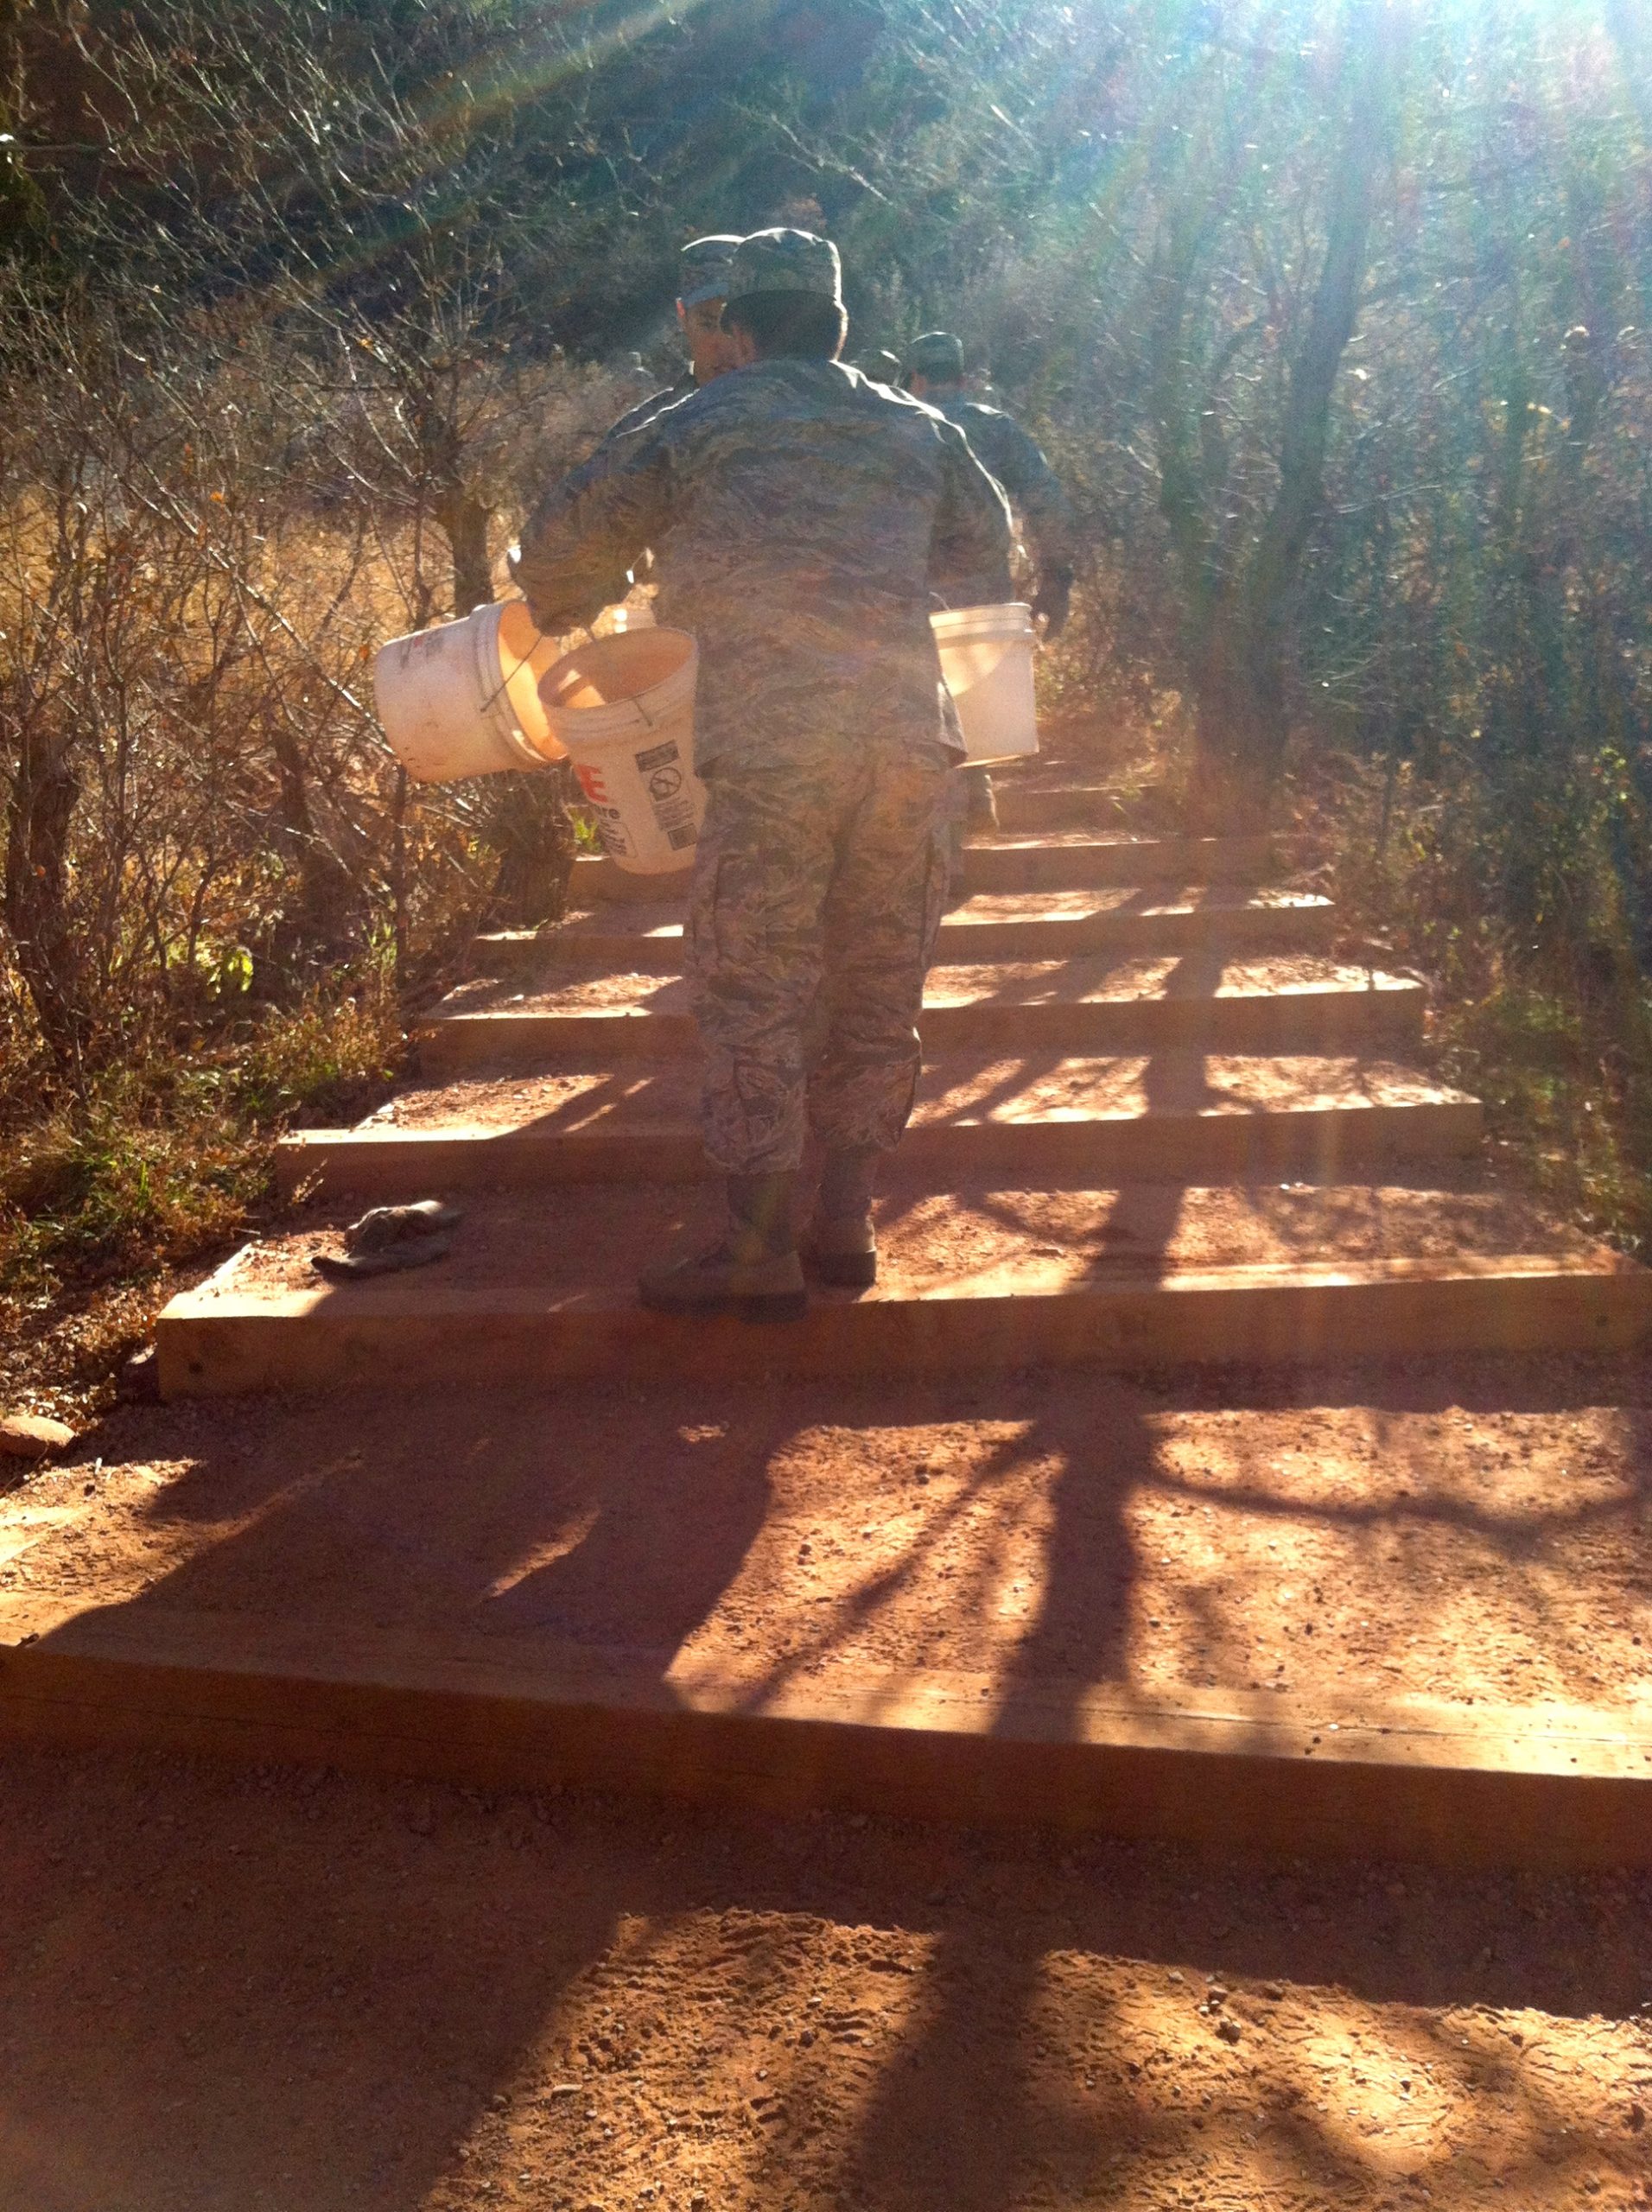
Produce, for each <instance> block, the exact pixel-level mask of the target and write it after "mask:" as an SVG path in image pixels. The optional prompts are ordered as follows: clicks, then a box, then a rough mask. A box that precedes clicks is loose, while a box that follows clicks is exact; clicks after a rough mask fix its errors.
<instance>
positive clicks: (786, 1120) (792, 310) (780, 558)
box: [517, 231, 1009, 1319]
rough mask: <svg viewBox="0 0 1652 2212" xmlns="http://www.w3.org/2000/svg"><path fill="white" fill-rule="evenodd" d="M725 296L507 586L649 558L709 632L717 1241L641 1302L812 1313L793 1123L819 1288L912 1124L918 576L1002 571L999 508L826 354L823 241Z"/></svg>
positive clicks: (943, 431) (552, 599)
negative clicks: (710, 335)
mask: <svg viewBox="0 0 1652 2212" xmlns="http://www.w3.org/2000/svg"><path fill="white" fill-rule="evenodd" d="M724 317H725V321H727V323H728V326H729V327H730V330H731V333H732V334H733V336H734V340H735V342H736V345H737V346H738V347H739V349H740V358H741V366H740V368H739V369H738V370H736V371H735V372H734V373H733V374H731V375H728V376H724V377H721V378H718V379H717V381H716V382H715V384H712V385H708V386H707V387H706V388H705V389H704V390H703V391H698V392H696V393H695V394H694V395H693V396H692V397H688V398H685V399H683V400H681V401H679V402H678V403H677V405H675V406H673V407H668V408H666V409H665V410H664V411H663V412H661V413H660V414H658V415H657V416H655V417H654V418H653V420H652V421H651V422H650V423H645V424H644V425H643V426H642V427H641V428H640V429H636V430H632V431H630V432H627V433H626V434H625V435H623V436H619V437H617V438H614V439H613V440H611V441H610V442H607V444H605V445H604V446H603V447H602V448H600V450H599V451H598V452H597V453H596V454H594V455H593V457H592V458H591V460H590V461H588V462H587V463H586V464H585V466H584V467H583V468H581V469H577V470H575V473H574V474H572V475H571V476H569V478H567V479H566V480H564V481H563V482H562V484H560V485H558V486H556V489H555V490H554V491H553V492H551V493H550V495H549V496H548V497H547V498H546V499H544V500H543V501H542V503H541V504H540V505H539V506H538V508H537V510H536V512H535V513H534V515H533V516H532V518H531V521H530V522H529V524H528V526H527V528H526V529H525V531H524V533H523V540H522V547H521V550H520V554H519V556H518V564H517V574H518V578H519V580H520V582H521V584H522V587H523V589H524V593H525V594H526V595H527V598H528V601H529V603H530V605H531V607H532V609H533V612H534V616H535V619H536V620H537V622H538V624H539V626H540V627H541V628H542V629H544V630H548V631H553V632H554V631H556V630H560V629H566V628H568V627H569V626H571V625H573V624H574V623H576V622H580V621H583V620H587V619H588V617H589V616H590V615H592V614H593V613H594V612H595V611H596V609H597V608H598V607H600V606H602V605H604V604H605V603H607V601H611V600H613V598H615V597H617V596H619V595H621V594H622V593H623V589H624V584H625V579H626V574H627V572H628V571H629V569H631V568H632V566H633V565H634V563H636V561H637V559H638V558H639V556H640V554H641V552H642V550H643V548H644V547H645V546H651V548H652V549H653V552H654V557H655V563H656V574H657V575H658V580H659V602H658V605H659V617H660V620H662V621H663V622H665V623H668V624H671V625H675V626H678V627H680V628H682V629H684V630H689V631H692V632H694V634H695V636H696V638H697V639H698V640H699V645H700V680H699V692H698V696H697V699H696V709H695V762H696V767H697V769H698V771H699V772H700V774H701V775H702V777H703V778H704V779H705V782H706V785H707V789H708V804H707V811H706V819H705V825H704V828H703V829H702V835H701V841H700V845H699V849H698V852H697V854H696V862H695V875H694V887H693V891H692V894H691V912H690V918H689V948H688V950H689V975H690V977H691V980H692V982H693V986H694V989H695V995H696V1014H697V1018H698V1023H699V1029H700V1037H701V1042H702V1048H703V1055H704V1072H703V1089H702V1109H703V1110H702V1123H703V1129H704V1135H705V1142H706V1149H707V1152H708V1155H709V1158H710V1160H711V1161H712V1163H713V1165H714V1166H716V1167H718V1168H720V1169H721V1170H722V1171H723V1173H724V1174H725V1175H726V1176H727V1178H728V1210H729V1217H730V1229H729V1234H728V1237H727V1238H726V1239H725V1241H724V1242H723V1243H721V1244H720V1245H719V1246H718V1247H717V1248H716V1249H715V1250H714V1251H712V1252H710V1253H705V1254H700V1255H696V1256H695V1257H693V1258H690V1259H689V1260H686V1261H683V1262H678V1263H677V1265H675V1266H673V1267H668V1268H658V1269H656V1270H652V1271H651V1273H650V1274H647V1275H645V1277H644V1279H643V1284H642V1294H643V1298H644V1300H645V1303H647V1304H649V1305H652V1306H660V1307H666V1308H670V1309H673V1310H678V1311H683V1310H694V1311H710V1310H733V1311H736V1312H739V1313H744V1314H746V1315H747V1316H749V1317H751V1318H753V1319H757V1318H763V1319H778V1318H789V1317H791V1316H793V1315H795V1314H797V1313H801V1312H802V1310H803V1306H804V1274H803V1268H802V1265H801V1262H800V1255H799V1253H798V1250H797V1245H796V1242H795V1238H794V1235H793V1230H792V1225H791V1204H792V1195H793V1185H794V1184H795V1181H796V1178H797V1172H798V1169H799V1166H800V1165H801V1162H802V1159H803V1153H804V1138H805V1135H806V1134H807V1132H808V1131H809V1130H810V1128H812V1129H813V1131H814V1133H815V1135H816V1137H817V1138H818V1139H819V1140H820V1141H821V1143H822V1144H823V1147H824V1152H825V1160H824V1166H823V1173H822V1178H821V1189H820V1193H819V1197H818V1199H817V1201H816V1212H815V1218H814V1223H813V1226H812V1228H811V1230H810V1234H809V1236H808V1239H807V1240H806V1256H807V1257H808V1258H809V1259H810V1263H811V1265H812V1268H813V1269H814V1271H815V1272H816V1274H818V1275H819V1276H820V1277H821V1278H822V1279H823V1280H826V1281H835V1282H842V1283H855V1284H867V1283H870V1282H871V1281H873V1280H874V1275H875V1271H876V1248H875V1244H874V1240H873V1236H872V1229H871V1197H872V1188H873V1181H874V1173H875V1168H876V1163H877V1161H878V1160H880V1157H881V1156H882V1155H883V1154H885V1153H886V1152H888V1151H889V1150H891V1149H892V1148H893V1146H894V1145H895V1144H896V1142H897V1141H899V1136H900V1134H901V1131H902V1130H903V1129H904V1128H905V1124H906V1121H907V1117H908V1116H909V1114H910V1113H911V1110H912V1093H913V1089H914V1086H915V1084H916V1081H917V1076H918V1060H919V1053H918V1034H917V1028H916V1023H917V1018H918V1010H919V1007H920V1006H921V1004H922V1000H923V988H924V971H925V969H927V967H928V965H929V960H930V956H931V952H932V950H933V947H934V933H935V929H936V926H937V923H938V921H939V918H940V912H941V906H942V901H943V897H944V853H943V838H942V835H941V829H942V824H941V814H942V809H943V803H944V794H945V789H946V785H947V782H948V779H949V772H950V764H951V763H952V762H953V761H954V760H956V757H957V753H958V751H959V741H958V737H957V727H956V716H955V715H953V714H952V712H951V709H950V702H947V700H946V696H945V693H944V690H943V688H942V686H941V683H940V668H939V662H938V660H937V655H936V650H935V641H934V637H933V634H932V632H931V629H930V625H929V611H930V607H931V604H932V603H933V595H932V589H931V580H932V579H934V578H936V577H938V576H940V575H957V574H961V573H969V572H970V571H972V570H975V569H990V568H992V567H993V566H994V563H1001V562H1002V561H1004V560H1005V559H1006V558H1007V550H1008V546H1009V517H1008V512H1007V508H1006V506H1005V504H1004V499H1003V496H1002V494H1001V493H1000V492H999V490H998V488H997V486H995V485H994V483H993V481H992V480H991V479H990V478H989V477H988V475H987V474H986V472H985V471H984V470H983V469H982V467H981V465H980V463H979V462H978V461H976V460H975V457H974V455H973V454H971V453H970V451H969V445H968V443H967V442H966V441H965V439H964V437H963V434H962V433H961V432H960V431H959V430H957V429H956V428H955V427H954V426H953V425H952V424H951V423H948V422H946V421H944V419H943V418H942V417H941V416H937V414H935V413H934V412H933V411H932V410H931V409H928V408H925V407H921V406H918V405H917V404H915V403H913V402H912V401H911V400H909V399H907V398H905V397H903V396H902V395H900V394H898V393H894V392H892V391H886V389H884V388H883V387H882V386H880V385H873V384H871V383H869V382H868V381H867V378H864V377H863V376H861V374H860V373H859V372H858V371H856V370H854V369H850V368H846V367H844V366H842V365H841V364H840V363H839V361H838V359H837V355H838V353H839V352H840V351H841V348H842V342H843V334H844V331H845V329H846V327H847V321H846V318H845V316H844V314H843V310H842V277H841V271H840V268H839V264H838V258H837V251H836V247H834V246H833V245H830V244H829V242H828V241H827V240H825V239H823V238H815V237H812V236H811V235H810V234H809V233H807V232H799V231H767V232H759V233H758V234H757V236H756V237H754V238H747V240H746V241H745V242H744V244H743V245H741V247H740V251H739V253H738V254H737V255H736V256H735V259H734V266H733V268H732V270H731V271H730V274H729V277H728V306H727V308H726V309H725V310H724Z"/></svg>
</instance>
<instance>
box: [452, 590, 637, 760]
mask: <svg viewBox="0 0 1652 2212" xmlns="http://www.w3.org/2000/svg"><path fill="white" fill-rule="evenodd" d="M487 604H488V606H490V607H499V606H502V605H503V604H504V602H503V601H500V600H497V599H494V600H489V601H487ZM522 604H523V605H524V607H525V606H526V605H527V601H525V600H524V601H523V602H522ZM481 612H482V609H481V608H480V607H472V609H471V613H473V614H480V613H481ZM529 620H530V624H531V627H532V629H533V634H534V639H535V641H536V643H537V644H538V645H544V644H547V643H549V642H552V641H551V640H549V639H547V636H546V633H545V632H544V631H543V630H542V629H540V627H539V626H538V625H537V623H534V622H533V621H532V618H531V617H530V618H529ZM575 632H580V633H581V634H582V635H583V637H584V639H585V640H586V642H587V644H588V645H594V644H595V643H596V632H595V631H594V630H590V629H588V628H587V627H586V626H585V625H584V624H583V623H582V622H576V623H575V625H574V627H573V629H572V630H570V631H569V632H568V635H569V637H570V638H571V637H572V636H574V634H575ZM533 656H534V646H533V645H530V646H529V648H528V650H527V652H525V653H524V654H523V656H522V658H520V659H519V660H518V662H517V664H516V665H515V666H514V667H513V668H508V669H505V674H504V675H503V676H502V677H500V678H499V683H498V685H497V686H496V688H495V689H494V690H492V691H490V692H489V693H488V695H487V697H486V700H485V701H484V702H483V704H484V705H485V706H487V707H493V706H497V705H498V703H499V701H500V700H501V699H502V698H503V697H504V696H505V692H506V691H507V690H509V689H510V683H511V677H513V676H520V674H521V673H522V671H523V670H524V668H526V666H527V665H528V663H529V662H530V661H531V659H532V658H533ZM499 666H500V667H501V668H505V645H504V643H503V641H501V643H500V646H499ZM649 727H650V728H652V727H653V725H652V723H650V725H649ZM551 765H552V764H551V763H550V762H549V761H548V762H547V763H546V766H548V767H549V766H551Z"/></svg>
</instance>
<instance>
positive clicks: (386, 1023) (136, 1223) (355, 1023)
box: [0, 969, 404, 1415]
mask: <svg viewBox="0 0 1652 2212" xmlns="http://www.w3.org/2000/svg"><path fill="white" fill-rule="evenodd" d="M403 1045H404V1039H403V1031H402V1027H401V1022H400V1019H399V1015H398V1014H397V1007H396V1003H395V999H394V995H393V994H392V993H391V990H390V989H389V988H388V986H387V984H386V982H385V981H384V977H383V976H382V974H381V973H379V972H378V971H377V970H375V969H369V970H367V971H366V973H365V975H364V976H359V977H355V978H345V979H342V981H341V983H340V988H338V989H337V991H336V993H335V994H333V995H329V996H328V997H327V998H325V999H324V998H322V997H321V996H319V995H316V996H313V997H311V998H310V999H309V1000H308V1001H305V1002H304V1003H303V1004H302V1005H300V1006H299V1007H295V1008H294V1009H292V1010H290V1011H279V1010H271V1011H270V1012H268V1013H266V1014H264V1015H263V1016H262V1017H261V1018H260V1019H258V1020H256V1021H254V1022H251V1023H248V1024H245V1025H244V1027H243V1031H242V1033H241V1034H240V1035H238V1036H232V1037H228V1038H225V1039H218V1040H215V1041H213V1043H211V1044H210V1045H208V1044H200V1045H197V1046H194V1047H187V1046H177V1045H170V1046H168V1045H167V1044H165V1043H162V1042H159V1041H152V1042H150V1043H149V1046H147V1048H146V1049H145V1050H143V1052H140V1053H138V1054H136V1055H134V1056H132V1057H131V1058H127V1059H125V1060H124V1061H123V1062H121V1063H120V1064H119V1065H115V1066H111V1067H109V1068H107V1069H105V1070H104V1071H101V1072H100V1073H99V1074H98V1075H97V1076H96V1077H92V1079H91V1080H90V1081H89V1082H87V1083H86V1085H85V1086H84V1087H82V1088H80V1089H78V1090H60V1091H59V1092H58V1093H57V1094H56V1095H55V1096H48V1101H47V1103H46V1104H45V1105H44V1107H43V1109H41V1108H39V1107H35V1109H34V1110H32V1111H31V1110H30V1107H29V1099H30V1088H31V1087H30V1085H29V1081H28V1077H29V1065H28V1062H27V1060H26V1058H18V1059H13V1060H11V1061H10V1062H9V1063H8V1071H9V1074H15V1076H16V1077H17V1078H20V1079H17V1080H13V1081H10V1082H9V1084H8V1088H7V1093H6V1096H5V1098H4V1100H3V1103H0V1113H3V1115H4V1119H5V1121H6V1122H8V1123H9V1124H10V1135H9V1141H8V1142H7V1146H6V1150H5V1156H4V1160H3V1164H0V1405H21V1406H23V1407H27V1408H29V1409H31V1410H34V1411H39V1412H51V1413H56V1414H64V1415H73V1414H81V1413H85V1412H86V1411H89V1410H92V1409H93V1408H96V1407H97V1406H98V1405H99V1404H101V1403H104V1402H106V1401H107V1399H108V1397H109V1395H111V1392H112V1389H113V1387H114V1376H115V1372H116V1370H117V1369H118V1365H119V1363H120V1362H121V1361H122V1360H123V1359H124V1357H126V1355H127V1354H128V1353H130V1352H131V1351H135V1350H136V1349H137V1347H138V1346H140V1345H141V1344H143V1343H144V1341H145V1340H146V1339H147V1338H148V1335H149V1331H150V1328H151V1326H152V1324H153V1321H154V1318H155V1315H156V1313H157V1312H158V1310H159V1308H160V1307H161V1306H162V1305H163V1304H164V1303H165V1301H166V1300H167V1298H168V1296H169V1295H170V1294H171V1293H172V1291H173V1290H174V1289H175V1288H176V1287H178V1286H179V1285H180V1284H181V1282H183V1281H187V1280H188V1279H189V1278H191V1277H192V1276H194V1275H198V1274H200V1273H201V1272H202V1271H203V1270H204V1269H206V1268H209V1267H211V1266H212V1265H213V1264H214V1263H215V1262H216V1261H217V1260H219V1258H221V1257H222V1256H223V1255H225V1254H226V1252H227V1251H228V1250H229V1249H231V1247H232V1244H233V1243H234V1242H235V1240H236V1239H237V1238H238V1237H239V1236H242V1235H244V1234H245V1232H246V1231H247V1230H250V1229H251V1228H253V1227H256V1226H258V1225H260V1224H264V1223H265V1222H267V1221H268V1220H270V1218H271V1217H272V1212H273V1209H274V1204H275V1200H274V1193H273V1186H272V1184H271V1180H270V1159H271V1155H272V1153H273V1149H274V1146H275V1141H276V1137H277V1136H278V1135H279V1134H280V1132H281V1130H282V1129H283V1128H285V1127H287V1126H289V1125H290V1124H291V1123H293V1122H304V1121H307V1120H308V1121H331V1120H336V1119H349V1118H353V1117H354V1116H357V1115H359V1114H361V1113H363V1112H365V1111H367V1110H369V1109H371V1108H372V1106H373V1105H374V1104H376V1103H378V1100H379V1099H380V1098H382V1097H383V1096H384V1095H385V1093H386V1091H387V1090H388V1089H389V1087H390V1085H391V1082H392V1081H393V1079H394V1077H395V1075H396V1073H397V1069H398V1068H399V1066H400V1065H401V1060H402V1055H403ZM35 1096H38V1094H35Z"/></svg>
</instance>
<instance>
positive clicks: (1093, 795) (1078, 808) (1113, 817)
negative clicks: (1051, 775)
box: [994, 775, 1131, 836]
mask: <svg viewBox="0 0 1652 2212" xmlns="http://www.w3.org/2000/svg"><path fill="white" fill-rule="evenodd" d="M994 796H995V798H996V799H997V803H998V827H999V829H1000V830H1001V831H1004V832H1007V833H1008V834H1009V835H1011V836H1023V835H1025V834H1026V833H1027V832H1032V833H1036V832H1037V831H1039V830H1040V829H1093V830H1095V831H1096V834H1097V835H1098V836H1100V835H1102V833H1103V832H1104V831H1106V830H1108V829H1113V830H1115V832H1116V831H1117V829H1119V828H1121V826H1122V825H1123V823H1125V822H1126V821H1127V820H1128V818H1129V815H1130V811H1131V807H1130V802H1129V800H1128V798H1126V797H1125V795H1124V794H1123V793H1121V791H1119V789H1118V788H1117V786H1116V785H1113V784H1094V783H1085V782H1082V781H1080V780H1079V779H1077V778H1075V779H1073V780H1072V781H1071V783H1062V784H1046V783H1032V782H1026V783H1023V782H1022V781H1021V780H1020V779H1019V778H1017V777H1015V776H1013V775H1006V776H1000V777H997V778H995V779H994Z"/></svg>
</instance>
